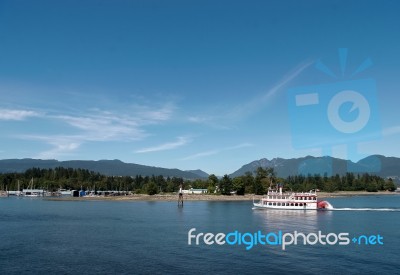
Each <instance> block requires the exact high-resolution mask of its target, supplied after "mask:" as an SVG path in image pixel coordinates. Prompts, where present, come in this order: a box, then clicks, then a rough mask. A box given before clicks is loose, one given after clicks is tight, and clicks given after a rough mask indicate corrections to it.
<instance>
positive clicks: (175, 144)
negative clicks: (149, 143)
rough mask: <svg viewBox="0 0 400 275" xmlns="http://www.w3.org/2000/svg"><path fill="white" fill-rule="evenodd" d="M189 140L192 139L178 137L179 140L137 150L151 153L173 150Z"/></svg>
mask: <svg viewBox="0 0 400 275" xmlns="http://www.w3.org/2000/svg"><path fill="white" fill-rule="evenodd" d="M189 142H190V140H189V138H187V137H178V140H177V141H173V142H167V143H164V144H160V145H157V146H153V147H147V148H143V149H139V150H137V151H135V152H136V153H150V152H158V151H166V150H172V149H175V148H178V147H181V146H184V145H186V144H188V143H189Z"/></svg>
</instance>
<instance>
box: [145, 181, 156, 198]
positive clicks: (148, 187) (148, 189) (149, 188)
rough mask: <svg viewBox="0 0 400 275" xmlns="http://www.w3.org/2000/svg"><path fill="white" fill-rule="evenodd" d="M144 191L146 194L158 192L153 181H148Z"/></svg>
mask: <svg viewBox="0 0 400 275" xmlns="http://www.w3.org/2000/svg"><path fill="white" fill-rule="evenodd" d="M146 193H147V195H155V194H157V193H158V187H157V185H156V184H155V182H154V181H150V182H149V183H147V185H146Z"/></svg>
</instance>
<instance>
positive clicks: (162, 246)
mask: <svg viewBox="0 0 400 275" xmlns="http://www.w3.org/2000/svg"><path fill="white" fill-rule="evenodd" d="M327 200H328V201H329V202H330V203H331V204H332V205H333V206H334V207H335V208H337V209H338V210H333V211H285V210H253V209H252V203H251V202H209V201H207V202H200V201H196V202H189V201H187V202H185V205H184V207H183V208H178V207H177V203H176V202H152V201H142V202H138V201H135V202H112V201H52V200H45V199H34V198H33V199H29V198H11V197H10V198H1V199H0V274H25V273H26V274H43V273H51V274H78V273H79V274H205V273H213V274H237V273H239V274H256V273H263V274H287V273H293V272H294V273H296V274H316V273H324V274H344V273H350V274H396V273H397V274H399V272H400V270H399V264H400V196H399V195H386V196H378V195H377V196H368V197H367V196H359V197H358V196H356V197H348V198H331V199H327ZM192 228H196V231H195V232H194V233H200V232H202V233H213V234H217V233H224V234H228V233H230V232H235V231H237V232H240V233H242V234H244V233H246V232H249V233H256V232H258V231H260V232H262V233H265V234H266V233H271V232H272V233H276V235H278V234H279V233H278V232H279V231H281V232H282V233H283V234H284V233H293V232H294V231H297V232H301V233H304V234H309V233H318V231H321V232H322V234H328V233H334V234H339V233H348V234H349V237H351V238H352V237H353V236H356V237H358V236H361V235H365V236H370V235H375V236H377V235H379V236H381V237H382V238H383V239H382V240H383V244H368V245H367V244H365V243H364V242H361V244H358V243H353V242H350V243H349V244H348V245H338V244H336V245H322V244H315V245H310V244H307V245H304V244H303V243H302V242H301V241H299V244H298V245H294V244H293V245H289V246H286V249H285V250H283V249H282V246H281V245H279V244H278V245H261V244H258V245H254V246H253V247H252V248H251V249H246V245H244V244H243V243H242V244H241V245H239V244H235V245H229V244H227V243H225V244H224V245H217V244H215V243H214V244H213V245H206V244H204V242H200V244H199V245H195V239H192V245H188V231H189V230H190V229H192ZM333 238H334V237H332V239H331V240H333ZM311 239H312V238H311ZM362 240H364V239H362ZM231 241H232V239H231Z"/></svg>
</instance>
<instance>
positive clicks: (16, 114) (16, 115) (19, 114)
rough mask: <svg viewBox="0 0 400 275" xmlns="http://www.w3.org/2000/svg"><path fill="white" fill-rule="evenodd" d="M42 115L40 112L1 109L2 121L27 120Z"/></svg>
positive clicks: (0, 118)
mask: <svg viewBox="0 0 400 275" xmlns="http://www.w3.org/2000/svg"><path fill="white" fill-rule="evenodd" d="M40 115H41V114H40V113H38V112H35V111H29V110H12V109H0V120H25V119H27V118H29V117H38V116H40Z"/></svg>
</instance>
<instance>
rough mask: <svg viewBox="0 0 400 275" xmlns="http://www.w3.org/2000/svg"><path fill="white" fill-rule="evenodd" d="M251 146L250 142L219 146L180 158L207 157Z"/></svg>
mask: <svg viewBox="0 0 400 275" xmlns="http://www.w3.org/2000/svg"><path fill="white" fill-rule="evenodd" d="M251 146H253V144H251V143H241V144H238V145H235V146H230V147H225V148H221V149H215V150H209V151H204V152H200V153H196V154H193V155H190V156H187V157H184V158H182V159H181V160H191V159H197V158H202V157H208V156H212V155H217V154H219V153H221V152H225V151H231V150H237V149H241V148H245V147H251Z"/></svg>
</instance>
